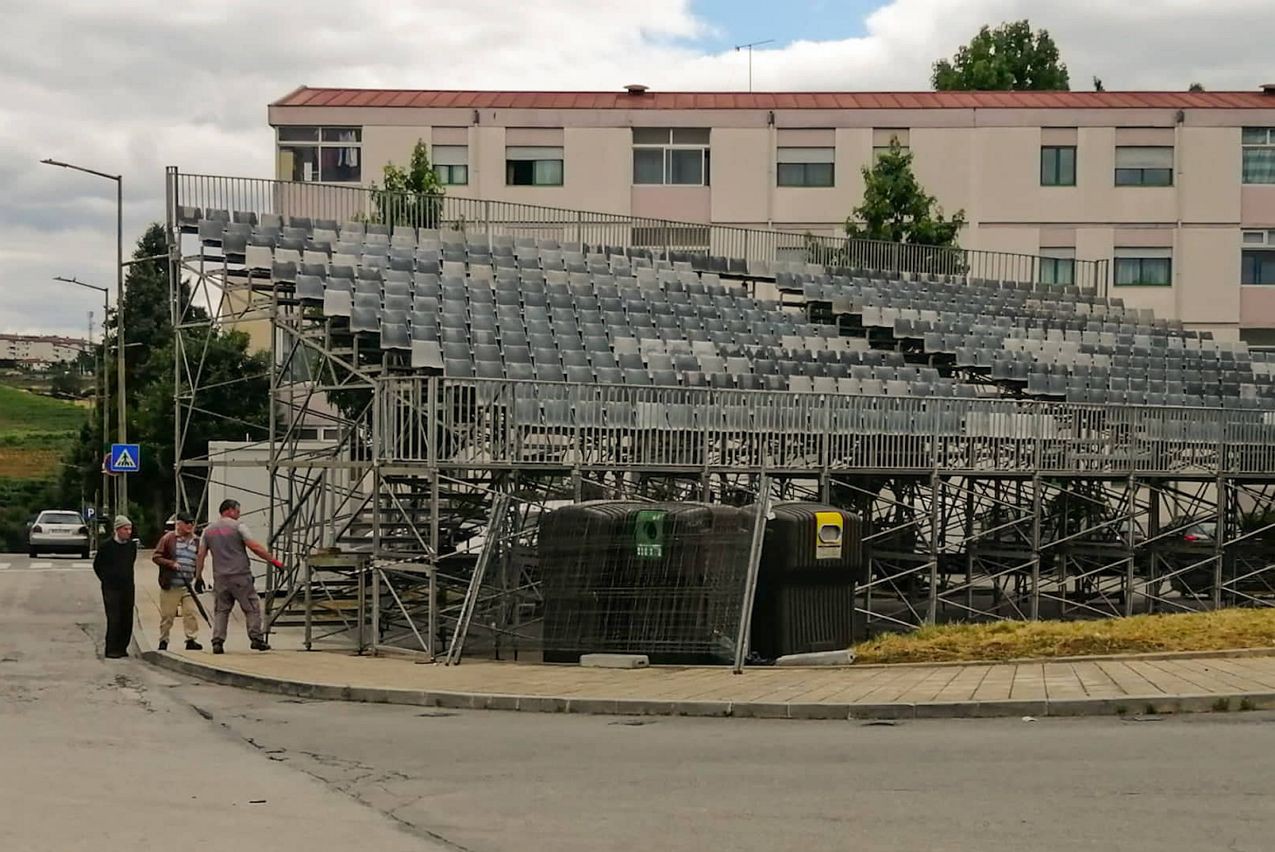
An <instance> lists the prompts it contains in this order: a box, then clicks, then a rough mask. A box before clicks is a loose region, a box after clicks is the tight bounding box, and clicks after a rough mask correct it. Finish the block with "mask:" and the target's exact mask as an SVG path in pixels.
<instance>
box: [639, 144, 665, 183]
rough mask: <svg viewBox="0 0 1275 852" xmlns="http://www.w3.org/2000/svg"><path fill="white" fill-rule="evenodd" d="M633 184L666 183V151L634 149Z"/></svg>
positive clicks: (660, 149) (659, 149) (661, 149)
mask: <svg viewBox="0 0 1275 852" xmlns="http://www.w3.org/2000/svg"><path fill="white" fill-rule="evenodd" d="M633 182H634V183H664V149H663V148H634V149H633Z"/></svg>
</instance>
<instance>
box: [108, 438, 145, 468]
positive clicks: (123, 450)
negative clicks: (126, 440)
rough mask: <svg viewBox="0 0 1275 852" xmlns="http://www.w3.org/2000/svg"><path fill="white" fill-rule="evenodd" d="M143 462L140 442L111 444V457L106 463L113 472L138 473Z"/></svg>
mask: <svg viewBox="0 0 1275 852" xmlns="http://www.w3.org/2000/svg"><path fill="white" fill-rule="evenodd" d="M141 464H142V447H141V445H140V444H111V458H110V461H109V462H108V463H107V465H106V469H107V470H109V471H110V472H111V473H137V471H138V469H139V468H140V467H141Z"/></svg>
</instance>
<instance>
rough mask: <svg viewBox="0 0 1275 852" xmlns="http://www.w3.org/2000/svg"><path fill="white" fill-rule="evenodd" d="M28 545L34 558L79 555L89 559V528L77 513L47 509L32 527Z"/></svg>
mask: <svg viewBox="0 0 1275 852" xmlns="http://www.w3.org/2000/svg"><path fill="white" fill-rule="evenodd" d="M27 543H28V545H29V547H30V549H31V556H32V558H34V557H36V556H39V555H40V554H41V553H78V554H79V555H80V558H81V559H88V558H89V528H88V525H87V524H85V522H84V519H83V518H81V517H80V516H79V513H77V512H71V511H67V510H58V509H46V510H45V511H43V512H41V513H40V515H39V516H38V517H37V518H36V519H35V523H33V524H32V525H31V529H30V531H29V533H28V539H27Z"/></svg>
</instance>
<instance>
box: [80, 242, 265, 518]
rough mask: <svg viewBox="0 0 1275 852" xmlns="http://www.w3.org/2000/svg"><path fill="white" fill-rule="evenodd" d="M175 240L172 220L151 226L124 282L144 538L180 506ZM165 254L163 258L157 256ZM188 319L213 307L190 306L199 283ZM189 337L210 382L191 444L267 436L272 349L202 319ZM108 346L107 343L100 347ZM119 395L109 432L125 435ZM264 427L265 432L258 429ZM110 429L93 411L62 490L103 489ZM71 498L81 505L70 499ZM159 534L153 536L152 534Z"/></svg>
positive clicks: (131, 419) (109, 376)
mask: <svg viewBox="0 0 1275 852" xmlns="http://www.w3.org/2000/svg"><path fill="white" fill-rule="evenodd" d="M166 252H167V241H166V239H165V235H164V229H163V228H162V227H161V226H159V225H151V226H150V227H149V228H148V229H147V230H146V232H145V233H144V234H143V235H142V237H141V238H140V239H139V240H138V242H137V247H136V249H135V250H134V252H133V258H134V260H136V261H138V262H137V263H134V264H133V265H132V266H130V267H129V273H128V276H127V278H126V279H125V282H124V286H125V290H124V301H123V312H124V335H125V342H126V344H128V345H127V346H126V347H125V350H124V352H125V373H124V376H125V381H126V384H127V402H126V404H127V409H128V424H129V429H128V433H129V434H128V437H129V441H130V442H133V443H139V444H141V445H142V463H141V469H140V470H139V471H138V472H137V473H136V474H132V475H131V476H130V480H129V495H130V497H131V498H132V499H131V505H130V506H129V507H128V509H127V512H128V514H129V515H130V517H133V520H134V521H135V522H136V524H137V527H138V533H139V536H140V537H141V538H142V540H143V541H148V540H149V539H151V538H153V537H155V536H156V535H157V534H158V532H159V530H160V529H161V527H162V524H163V522H164V520H165V519H166V518H167V517H168V515H169V514H171V512H172V511H173V508H174V501H175V494H174V483H173V464H174V460H175V453H176V449H175V446H174V428H173V416H174V413H173V412H174V408H173V362H174V348H175V345H176V343H175V336H174V329H173V324H172V317H171V313H170V311H171V307H170V306H171V302H172V290H171V287H170V282H169V266H168V261H167V258H166V257H165V256H164V255H166ZM156 255H160V257H159V258H158V259H146V258H153V257H154V256H156ZM178 298H179V299H181V301H182V305H183V306H184V308H186V310H185V314H184V316H185V318H186V321H187V322H191V323H195V324H197V323H199V322H201V321H206V320H207V319H208V314H207V312H206V311H204V310H203V309H201V308H199V307H195V306H190V304H189V302H190V298H191V294H190V288H189V286H188V285H187V284H186V283H185V282H182V283H181V286H180V288H179V289H178ZM117 329H118V323H117V322H116V321H115V317H114V316H112V317H110V318H109V319H108V321H107V324H106V341H105V343H106V345H107V347H108V351H109V353H110V355H111V357H110V358H108V359H107V361H106V369H105V370H104V371H103V372H104V374H105V375H104V377H105V379H106V381H107V382H108V383H109V386H110V388H111V390H112V393H113V392H114V390H115V387H116V380H115V376H116V370H115V358H114V355H115V352H116V349H115V346H116V337H117ZM182 334H183V343H184V345H185V349H186V352H187V353H188V354H189V355H190V357H192V358H202V361H203V366H202V371H201V373H200V386H201V387H203V388H207V389H209V390H205V391H203V392H202V393H201V394H200V396H199V398H198V399H196V400H195V401H194V405H193V406H192V408H191V411H190V413H189V415H188V417H189V423H188V424H186V423H184V424H183V425H184V426H185V427H186V435H185V446H186V447H187V448H189V449H190V451H192V452H195V453H198V454H203V453H204V452H206V450H207V447H206V442H207V441H209V440H242V439H243V438H244V435H245V434H251V435H252V437H253V438H259V437H261V434H260V430H261V429H262V428H264V426H265V425H266V423H267V422H268V416H269V415H268V412H269V380H268V369H269V367H268V361H267V359H268V357H269V356H268V355H264V354H261V355H253V354H250V353H249V351H248V338H247V336H246V335H245V334H243V333H241V332H227V331H222V330H220V329H218V328H216V327H215V326H211V327H210V326H203V325H196V326H195V327H193V328H187V329H185V330H183V332H182ZM97 354H99V355H100V348H99V352H98V353H97ZM115 406H116V401H115V399H114V398H112V400H111V408H110V411H109V416H110V421H111V422H110V425H109V432H108V434H109V436H110V437H111V438H112V439H113V438H114V435H115V434H116V426H117V419H116V416H115V414H116V412H115ZM254 430H256V433H255V434H254ZM101 446H102V428H101V423H100V420H99V419H98V418H97V417H92V418H90V419H89V421H88V422H87V423H86V424H85V425H84V427H83V428H82V429H81V431H80V435H79V440H78V441H77V442H76V444H75V445H74V446H73V447H72V449H71V450H70V451H69V453H68V455H67V457H66V459H65V467H64V468H63V473H62V480H61V483H60V491H61V495H62V498H63V500H64V501H72V500H77V499H78V495H80V494H94V493H96V491H97V490H98V485H99V483H100V480H101V466H102V458H101ZM66 504H67V505H74V503H72V502H67V503H66ZM148 543H149V541H148Z"/></svg>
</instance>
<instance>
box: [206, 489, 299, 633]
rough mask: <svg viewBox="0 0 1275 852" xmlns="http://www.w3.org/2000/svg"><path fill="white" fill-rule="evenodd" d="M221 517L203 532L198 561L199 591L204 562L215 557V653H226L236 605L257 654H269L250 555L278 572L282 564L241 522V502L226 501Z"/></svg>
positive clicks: (222, 506)
mask: <svg viewBox="0 0 1275 852" xmlns="http://www.w3.org/2000/svg"><path fill="white" fill-rule="evenodd" d="M217 512H218V514H219V515H220V517H219V518H218V519H217V520H215V521H213V522H212V523H211V524H209V525H208V526H207V527H206V528H205V529H204V534H203V537H202V538H201V539H200V540H199V552H198V553H197V554H196V557H195V583H196V588H198V587H199V586H200V585H202V584H203V580H204V562H205V561H206V559H207V557H208V555H209V554H212V562H213V568H212V575H213V602H214V615H213V633H212V652H213V653H214V654H223V653H225V644H226V628H227V627H228V625H229V621H230V611H231V610H232V609H234V607H235V604H236V603H238V604H239V608H240V609H241V610H242V611H243V614H244V620H245V621H247V623H248V639H249V640H250V641H251V644H252V649H253V650H254V651H269V650H270V645H269V644H267V643H266V635H265V633H264V632H262V629H261V599H260V598H259V597H258V596H257V589H256V587H255V586H254V585H253V578H252V564H251V562H250V561H249V559H248V552H249V551H252V552H253V553H255V554H256V555H257V556H259V557H260V558H261V559H264V560H265V561H266V562H269V563H270V564H271V565H273V566H274V567H276V568H282V567H283V563H282V562H280V561H279V560H278V559H275V558H274V557H273V556H271V555H270V551H269V550H267V549H266V548H265V547H264V546H263V545H261V544H260V543H259V542H258V541H256V540H255V539H254V538H253V537H252V531H251V530H249V529H248V525H247V524H245V523H244V522H243V521H241V520H239V501H238V500H223V501H222V502H221V505H220V506H219V507H218V508H217Z"/></svg>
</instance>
